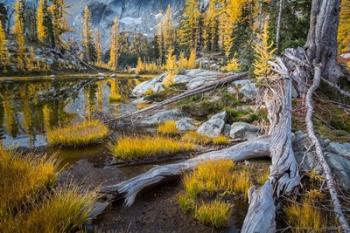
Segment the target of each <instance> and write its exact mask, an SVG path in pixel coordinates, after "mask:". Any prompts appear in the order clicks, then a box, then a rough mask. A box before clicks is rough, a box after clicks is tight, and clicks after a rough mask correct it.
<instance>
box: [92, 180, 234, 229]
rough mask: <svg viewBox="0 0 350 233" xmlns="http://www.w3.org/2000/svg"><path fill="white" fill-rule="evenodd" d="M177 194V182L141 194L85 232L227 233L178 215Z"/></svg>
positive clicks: (107, 212)
mask: <svg viewBox="0 0 350 233" xmlns="http://www.w3.org/2000/svg"><path fill="white" fill-rule="evenodd" d="M180 191H181V183H180V182H179V181H178V180H176V181H172V182H170V183H167V184H166V185H163V186H162V187H158V188H155V190H154V191H153V192H143V193H142V194H141V195H139V198H138V199H137V200H136V202H135V204H134V205H133V206H131V207H130V208H124V207H123V206H122V203H116V204H115V205H114V206H112V207H111V208H110V209H108V210H107V211H106V212H105V214H104V215H102V216H100V217H99V218H98V219H97V220H96V221H94V222H93V224H91V225H90V226H89V229H88V232H94V233H100V232H110V233H138V232H140V233H141V232H142V233H154V232H157V233H177V232H178V233H184V232H192V233H197V232H198V233H213V232H215V233H216V232H218V233H219V232H227V231H228V228H223V229H214V228H211V227H207V226H204V225H202V224H200V223H198V222H197V221H195V220H194V219H193V218H192V216H190V215H189V214H185V213H183V212H181V210H180V208H179V206H178V204H177V195H178V193H179V192H180ZM230 232H235V231H230ZM237 232H238V231H237Z"/></svg>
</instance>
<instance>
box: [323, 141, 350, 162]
mask: <svg viewBox="0 0 350 233" xmlns="http://www.w3.org/2000/svg"><path fill="white" fill-rule="evenodd" d="M327 150H328V151H329V152H331V153H335V154H339V155H343V156H345V157H347V158H349V159H350V143H343V144H341V143H336V142H331V143H329V145H328V147H327Z"/></svg>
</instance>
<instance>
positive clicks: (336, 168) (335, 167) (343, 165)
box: [325, 153, 350, 189]
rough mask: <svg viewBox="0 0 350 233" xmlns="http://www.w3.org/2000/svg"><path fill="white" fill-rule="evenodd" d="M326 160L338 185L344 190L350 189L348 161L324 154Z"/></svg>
mask: <svg viewBox="0 0 350 233" xmlns="http://www.w3.org/2000/svg"><path fill="white" fill-rule="evenodd" d="M325 156H326V160H327V162H328V163H329V165H330V167H331V169H332V172H333V174H334V175H335V178H336V179H337V181H338V183H339V184H340V185H341V186H342V187H344V188H346V189H349V188H350V160H349V159H347V158H345V157H343V156H341V155H339V154H333V153H325Z"/></svg>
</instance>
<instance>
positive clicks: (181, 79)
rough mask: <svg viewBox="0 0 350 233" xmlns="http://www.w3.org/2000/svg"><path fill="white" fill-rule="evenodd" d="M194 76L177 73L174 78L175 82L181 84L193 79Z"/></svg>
mask: <svg viewBox="0 0 350 233" xmlns="http://www.w3.org/2000/svg"><path fill="white" fill-rule="evenodd" d="M191 79H192V77H190V76H187V75H176V76H175V78H174V83H175V84H181V83H188V82H189V81H191Z"/></svg>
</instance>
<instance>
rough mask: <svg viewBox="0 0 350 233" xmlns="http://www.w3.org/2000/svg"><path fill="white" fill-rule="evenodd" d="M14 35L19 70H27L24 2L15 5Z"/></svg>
mask: <svg viewBox="0 0 350 233" xmlns="http://www.w3.org/2000/svg"><path fill="white" fill-rule="evenodd" d="M13 33H14V35H15V38H16V45H17V50H16V58H17V68H18V69H19V70H24V69H25V51H26V48H25V36H24V0H17V1H16V4H15V20H14V25H13Z"/></svg>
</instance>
